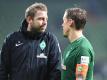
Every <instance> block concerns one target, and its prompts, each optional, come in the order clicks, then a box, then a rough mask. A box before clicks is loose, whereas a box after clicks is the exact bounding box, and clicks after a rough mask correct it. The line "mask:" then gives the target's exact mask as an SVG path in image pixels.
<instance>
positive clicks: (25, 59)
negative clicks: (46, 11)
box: [0, 20, 61, 80]
mask: <svg viewBox="0 0 107 80" xmlns="http://www.w3.org/2000/svg"><path fill="white" fill-rule="evenodd" d="M60 55H61V53H60V49H59V44H58V41H57V39H56V37H55V36H54V35H53V34H51V33H49V32H44V33H36V34H35V33H31V32H28V31H27V22H26V20H24V21H23V23H22V27H21V29H20V30H19V31H17V32H14V33H12V34H10V35H9V36H8V37H7V38H6V40H5V41H4V44H3V47H2V50H1V64H0V80H60V78H61V72H60V61H61V60H60Z"/></svg>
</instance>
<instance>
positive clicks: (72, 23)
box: [68, 19, 74, 27]
mask: <svg viewBox="0 0 107 80" xmlns="http://www.w3.org/2000/svg"><path fill="white" fill-rule="evenodd" d="M68 24H69V26H70V27H71V26H72V25H74V20H72V19H68Z"/></svg>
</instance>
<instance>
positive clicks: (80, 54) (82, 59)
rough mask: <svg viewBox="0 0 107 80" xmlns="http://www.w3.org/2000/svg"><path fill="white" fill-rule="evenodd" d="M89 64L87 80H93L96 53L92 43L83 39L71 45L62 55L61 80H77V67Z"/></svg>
mask: <svg viewBox="0 0 107 80" xmlns="http://www.w3.org/2000/svg"><path fill="white" fill-rule="evenodd" d="M81 63H87V64H88V72H87V75H86V80H93V66H94V51H93V48H92V46H91V44H90V42H89V41H88V40H87V38H85V37H81V38H79V39H77V40H75V41H74V42H72V43H70V44H69V45H68V47H67V48H66V49H65V51H64V53H63V55H62V73H61V80H76V75H75V73H76V65H77V64H81Z"/></svg>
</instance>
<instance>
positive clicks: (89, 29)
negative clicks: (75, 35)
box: [0, 0, 107, 80]
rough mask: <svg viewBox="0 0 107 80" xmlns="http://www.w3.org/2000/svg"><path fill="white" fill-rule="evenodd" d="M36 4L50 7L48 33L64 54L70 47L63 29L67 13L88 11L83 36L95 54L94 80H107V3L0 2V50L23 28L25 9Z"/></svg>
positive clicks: (81, 0) (91, 0)
mask: <svg viewBox="0 0 107 80" xmlns="http://www.w3.org/2000/svg"><path fill="white" fill-rule="evenodd" d="M34 2H42V3H44V4H46V5H47V6H48V10H49V11H48V17H49V20H48V29H47V30H48V31H51V32H53V33H54V34H55V35H56V36H57V38H58V40H59V43H60V45H61V49H62V52H63V51H64V48H65V47H66V46H67V45H68V40H67V39H66V38H64V37H63V35H62V26H61V25H62V17H63V14H64V11H65V9H66V8H70V7H80V8H84V9H86V10H87V12H88V21H87V24H86V26H85V30H84V35H85V36H86V37H87V38H88V39H89V40H90V42H91V43H92V45H93V47H94V50H95V67H94V80H107V61H106V60H107V0H0V49H1V47H2V44H3V41H4V39H5V37H6V36H7V34H9V33H11V32H13V31H16V30H18V29H19V28H20V26H21V22H22V20H23V19H24V13H25V10H26V8H27V7H28V6H30V5H31V4H33V3H34Z"/></svg>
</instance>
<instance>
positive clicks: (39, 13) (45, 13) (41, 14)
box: [35, 11, 47, 17]
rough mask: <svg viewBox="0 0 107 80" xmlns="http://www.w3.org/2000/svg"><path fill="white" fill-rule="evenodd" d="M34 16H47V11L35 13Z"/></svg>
mask: <svg viewBox="0 0 107 80" xmlns="http://www.w3.org/2000/svg"><path fill="white" fill-rule="evenodd" d="M35 16H37V17H38V16H47V11H37V13H36V15H35Z"/></svg>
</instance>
